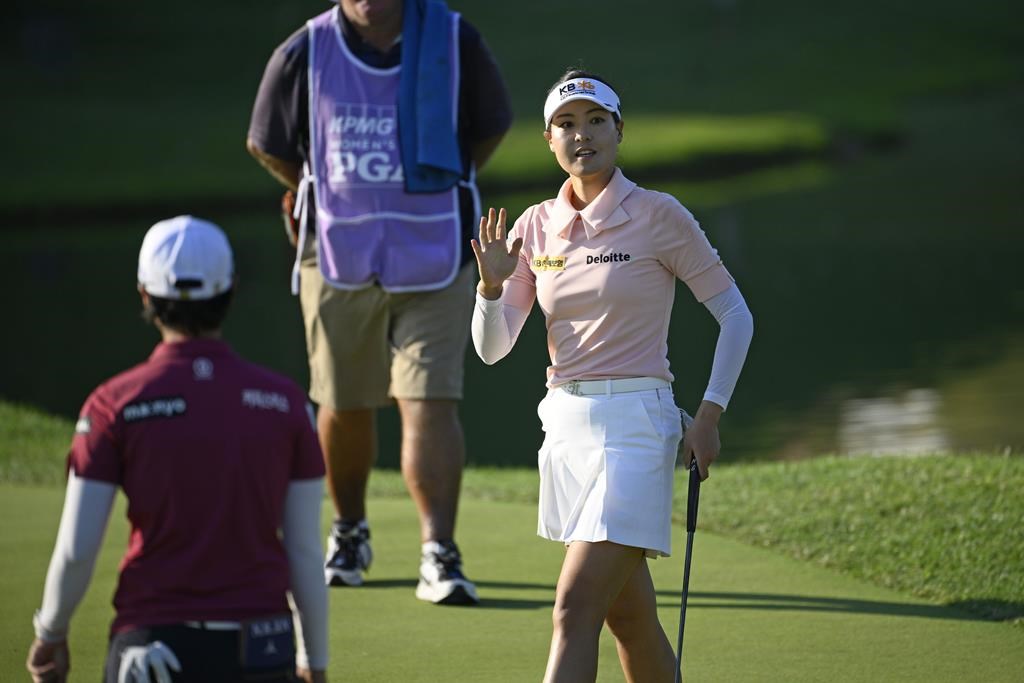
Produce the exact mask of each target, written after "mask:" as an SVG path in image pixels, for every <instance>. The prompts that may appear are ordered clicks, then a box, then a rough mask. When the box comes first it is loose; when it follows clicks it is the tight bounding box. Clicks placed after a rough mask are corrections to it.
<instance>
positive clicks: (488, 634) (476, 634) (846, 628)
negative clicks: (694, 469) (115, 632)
mask: <svg viewBox="0 0 1024 683" xmlns="http://www.w3.org/2000/svg"><path fill="white" fill-rule="evenodd" d="M60 505H61V492H60V491H59V490H58V489H56V488H53V487H29V486H11V485H7V484H0V587H2V590H3V594H4V596H5V605H4V616H5V618H4V619H2V620H0V680H4V681H8V680H21V679H22V678H24V675H23V672H22V668H21V667H22V666H23V665H22V661H23V659H24V654H25V651H26V649H27V647H28V642H29V638H30V628H31V627H30V621H31V614H32V610H33V609H35V607H37V606H38V602H39V596H40V594H41V591H42V577H43V574H44V572H45V568H46V564H47V562H48V559H49V553H50V550H51V548H52V543H53V536H54V533H55V531H56V527H57V523H58V520H59V515H60ZM326 508H327V506H326V505H325V509H324V517H323V519H322V523H323V525H324V529H326V527H327V524H328V515H327V509H326ZM370 514H371V516H372V519H373V524H374V548H375V550H376V559H375V565H374V567H373V568H372V572H371V573H370V576H369V582H368V583H367V585H366V587H365V588H363V589H357V590H334V591H331V594H330V599H331V606H330V612H329V614H330V628H331V630H330V646H331V653H332V660H331V665H330V668H329V676H330V678H331V680H336V681H348V680H351V681H362V682H366V683H375V682H380V683H390V682H392V681H417V682H424V683H427V682H434V681H459V682H462V681H473V682H474V683H491V682H494V683H508V682H509V681H536V680H539V679H540V678H541V674H542V672H543V669H544V663H545V659H546V655H547V646H548V638H549V636H550V628H551V626H550V612H551V604H552V597H553V591H554V582H555V579H556V577H557V574H558V568H559V565H560V563H561V559H562V551H561V548H560V547H559V545H558V544H557V543H550V542H546V541H542V540H540V539H538V538H537V537H536V536H534V533H533V532H534V528H535V524H536V512H535V509H534V506H533V505H531V504H529V503H501V502H491V501H480V500H474V499H467V500H465V501H464V503H463V509H462V515H461V518H460V528H459V539H460V544H461V545H462V548H463V551H464V553H465V558H466V570H467V573H468V575H469V576H470V577H472V578H473V579H474V580H476V581H477V582H478V584H479V586H480V590H481V595H482V597H483V603H482V605H481V606H480V607H479V608H476V609H472V610H467V609H458V608H437V607H432V606H430V605H426V604H424V603H420V602H418V601H417V600H415V599H414V598H413V595H412V593H413V587H414V585H415V580H416V569H417V567H416V556H417V546H418V539H417V536H416V534H417V527H418V525H417V524H416V512H415V508H414V506H413V504H412V503H411V502H410V501H409V500H408V499H407V498H403V499H397V498H380V499H376V500H373V501H371V507H370ZM123 515H124V505H123V500H119V501H118V504H117V507H116V509H115V513H114V516H113V521H112V524H111V527H110V529H109V530H108V533H107V537H106V541H105V544H104V547H103V551H102V553H101V556H100V559H99V562H98V565H97V568H96V571H95V574H94V579H93V584H92V587H91V588H90V590H89V593H88V594H87V596H86V598H85V600H84V602H83V604H82V605H81V607H80V608H79V610H78V612H77V613H76V615H75V618H74V621H73V622H72V631H71V633H72V635H71V647H72V662H73V666H74V668H75V675H74V677H73V680H85V679H88V678H90V677H93V676H94V675H95V674H96V672H98V670H99V667H100V666H101V664H102V661H103V658H104V656H105V648H104V643H105V641H106V630H107V626H108V624H109V620H110V618H111V616H112V610H111V607H110V604H109V603H110V597H111V594H112V591H113V580H114V576H115V574H116V567H117V561H118V559H119V557H120V554H121V553H122V552H123V549H124V544H125V539H126V534H127V528H126V525H125V522H124V520H123ZM495 530H500V531H499V532H497V533H496V532H495ZM682 538H683V534H682V531H681V530H677V533H676V537H675V555H674V556H673V557H672V558H669V559H663V560H658V561H656V562H653V563H651V571H652V575H653V577H654V581H655V587H656V590H657V592H658V606H659V616H660V618H661V621H662V624H663V626H664V627H665V630H666V632H667V633H668V634H669V637H670V640H674V636H675V631H676V625H677V620H678V614H679V588H680V585H681V577H682V556H683V552H682V551H683V541H682ZM693 557H694V559H693V568H692V575H691V582H690V600H689V606H688V610H687V628H686V646H685V658H684V662H685V664H684V668H685V671H686V677H687V680H693V681H705V682H717V681H723V682H724V681H729V682H732V681H767V682H774V681H785V682H787V683H788V682H803V681H808V682H811V681H814V682H816V681H822V680H843V681H851V682H859V681H865V682H868V681H871V682H874V681H880V680H885V681H901V682H908V683H916V682H921V683H933V682H934V681H979V682H980V681H985V682H986V683H990V682H995V683H1000V682H1004V681H1005V682H1009V681H1014V680H1018V678H1016V677H1017V676H1018V675H1019V672H1020V671H1021V670H1022V669H1024V633H1022V632H1021V631H1019V630H1017V629H1009V628H1006V627H1005V626H1003V625H1001V624H995V623H991V622H986V621H983V620H980V619H979V618H977V617H975V616H972V615H970V614H968V613H965V612H963V611H960V610H957V609H952V608H948V607H941V606H936V605H932V604H928V603H927V602H925V601H923V600H920V599H916V598H909V597H906V596H904V595H901V594H899V593H896V592H894V591H891V590H888V589H885V588H880V587H876V586H873V585H870V584H867V583H865V582H863V581H859V580H856V579H854V578H851V577H846V576H843V575H841V574H838V573H836V572H833V571H829V570H826V569H823V568H821V567H815V566H814V565H812V564H809V563H806V562H801V561H797V560H793V559H791V558H787V557H784V556H782V555H779V554H778V553H774V552H771V551H768V550H765V549H762V548H755V547H751V546H749V545H747V544H744V543H740V542H737V541H734V540H731V539H728V538H724V537H722V536H719V535H718V534H714V533H711V532H708V531H705V530H701V531H699V532H698V534H697V535H696V537H695V540H694V556H693ZM599 657H600V665H599V673H598V680H599V681H601V682H602V683H605V682H611V681H621V680H622V674H621V672H620V671H619V666H618V662H617V658H616V654H615V647H614V643H613V641H612V639H611V638H609V637H608V634H607V633H604V634H603V635H602V641H601V648H600V655H599Z"/></svg>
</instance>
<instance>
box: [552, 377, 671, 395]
mask: <svg viewBox="0 0 1024 683" xmlns="http://www.w3.org/2000/svg"><path fill="white" fill-rule="evenodd" d="M670 386H672V385H671V384H669V383H668V382H667V381H665V380H663V379H660V378H658V377H625V378H623V379H590V380H578V379H574V380H572V381H571V382H566V383H565V384H559V385H558V386H557V387H555V388H556V389H561V390H562V391H564V392H566V393H569V394H572V395H573V396H594V395H597V394H605V395H607V394H624V393H627V392H630V391H650V390H651V389H668V388H669V387H670Z"/></svg>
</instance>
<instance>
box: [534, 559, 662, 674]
mask: <svg viewBox="0 0 1024 683" xmlns="http://www.w3.org/2000/svg"><path fill="white" fill-rule="evenodd" d="M642 557H643V551H642V550H640V549H639V548H631V547H628V546H624V545H619V544H617V543H609V542H601V543H585V542H579V541H577V542H574V543H572V544H571V545H570V546H569V548H568V550H567V551H566V553H565V561H564V562H563V563H562V573H561V575H560V576H559V577H558V588H557V590H556V595H555V609H554V611H553V613H552V617H551V621H552V625H553V627H554V628H553V631H552V634H551V651H550V653H549V655H548V667H547V672H546V673H545V674H544V681H545V683H562V682H572V683H579V682H580V681H593V680H594V679H595V678H596V677H597V644H598V638H599V636H600V634H601V625H602V624H603V623H604V620H605V617H606V616H607V614H608V610H609V609H610V608H611V606H612V604H613V603H614V602H615V599H616V598H617V597H618V595H619V594H620V593H621V592H622V588H623V586H624V585H625V584H626V582H627V581H628V580H629V578H630V576H632V575H633V574H634V573H635V571H636V569H637V567H638V566H639V565H640V563H641V559H642Z"/></svg>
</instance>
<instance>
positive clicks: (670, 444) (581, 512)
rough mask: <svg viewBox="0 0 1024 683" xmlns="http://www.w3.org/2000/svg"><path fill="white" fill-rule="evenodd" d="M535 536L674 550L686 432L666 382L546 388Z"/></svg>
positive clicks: (653, 553) (650, 551) (654, 551)
mask: <svg viewBox="0 0 1024 683" xmlns="http://www.w3.org/2000/svg"><path fill="white" fill-rule="evenodd" d="M537 414H538V415H539V416H540V419H541V423H542V425H543V428H544V432H545V438H544V444H543V445H542V446H541V449H540V452H539V453H538V458H537V464H538V468H539V470H540V503H539V510H538V519H537V534H538V535H539V536H541V537H543V538H547V539H550V540H552V541H561V542H563V543H565V544H569V543H571V542H572V541H590V542H597V541H612V542H614V543H619V544H621V545H627V546H632V547H637V548H644V549H645V551H646V555H647V556H648V557H658V556H659V555H665V556H667V555H669V554H671V551H672V531H671V521H672V480H673V470H674V468H675V462H676V450H677V448H678V446H679V440H680V438H681V436H682V427H681V424H680V418H679V409H678V408H677V407H676V404H675V400H674V399H673V397H672V389H671V387H669V386H666V387H665V388H661V389H648V390H644V391H631V392H624V393H612V394H600V395H589V396H579V395H573V394H571V393H569V392H567V391H565V390H564V389H561V388H554V389H549V390H548V393H547V396H545V397H544V400H542V401H541V402H540V405H538V406H537Z"/></svg>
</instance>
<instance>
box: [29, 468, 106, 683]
mask: <svg viewBox="0 0 1024 683" xmlns="http://www.w3.org/2000/svg"><path fill="white" fill-rule="evenodd" d="M116 493H117V487H116V486H114V485H113V484H110V483H108V482H103V481H95V480H91V479H80V478H78V477H77V476H76V475H75V473H74V472H73V471H72V472H71V473H70V474H69V475H68V486H67V492H66V494H65V497H64V511H63V512H62V513H61V518H60V528H59V530H58V531H57V542H56V544H55V546H54V549H53V557H52V558H51V559H50V568H49V570H48V571H47V572H46V584H45V587H44V589H43V604H42V606H41V607H40V608H39V610H38V611H37V612H36V614H35V617H34V618H33V619H32V623H33V626H34V627H35V633H36V639H35V641H33V643H32V648H31V649H30V650H29V658H28V662H27V663H26V665H27V667H28V670H29V673H31V674H32V677H33V680H61V681H62V680H65V677H66V676H67V672H68V670H69V669H70V668H71V663H70V658H69V656H68V650H67V635H68V627H69V625H70V623H71V615H72V614H73V613H74V611H75V608H77V607H78V604H79V603H80V602H81V601H82V598H83V597H84V596H85V591H86V589H87V588H88V587H89V580H90V579H91V578H92V571H93V567H95V565H96V558H97V557H98V556H99V552H100V546H101V545H102V544H103V534H104V532H105V531H106V528H107V520H108V519H109V518H110V509H111V507H112V506H113V504H114V496H115V495H116Z"/></svg>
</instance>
